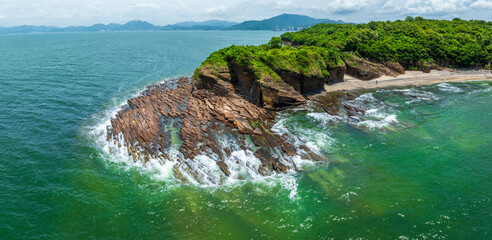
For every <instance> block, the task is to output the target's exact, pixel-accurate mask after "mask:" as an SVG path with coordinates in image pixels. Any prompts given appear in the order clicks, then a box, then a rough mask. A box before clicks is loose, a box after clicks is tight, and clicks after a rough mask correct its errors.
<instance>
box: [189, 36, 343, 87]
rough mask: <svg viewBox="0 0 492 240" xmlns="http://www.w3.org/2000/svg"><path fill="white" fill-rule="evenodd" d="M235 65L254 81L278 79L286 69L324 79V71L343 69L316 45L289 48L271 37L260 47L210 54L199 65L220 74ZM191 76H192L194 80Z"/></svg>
mask: <svg viewBox="0 0 492 240" xmlns="http://www.w3.org/2000/svg"><path fill="white" fill-rule="evenodd" d="M231 64H236V65H239V66H242V67H245V68H248V69H250V70H251V71H252V72H253V73H254V74H255V76H256V77H257V78H258V79H265V80H267V79H270V80H275V79H280V77H279V76H278V74H277V72H278V71H282V70H286V71H290V72H295V73H299V74H303V75H306V76H320V77H328V75H329V73H328V71H327V70H328V69H329V68H334V67H337V66H344V62H343V60H342V59H341V57H340V54H338V53H337V52H334V51H333V50H331V49H328V48H323V47H317V46H301V47H298V48H293V47H290V46H283V47H282V42H281V40H280V38H275V37H274V38H272V40H271V41H270V42H269V43H268V44H263V45H261V46H234V45H233V46H230V47H227V48H223V49H221V50H219V51H216V52H214V53H212V54H211V55H210V56H209V57H208V58H207V59H206V60H205V61H204V62H203V63H202V66H204V67H207V68H209V69H216V71H220V69H221V68H229V67H230V66H231ZM197 74H200V72H199V71H198V72H196V73H195V77H198V75H197Z"/></svg>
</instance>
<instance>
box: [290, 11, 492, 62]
mask: <svg viewBox="0 0 492 240" xmlns="http://www.w3.org/2000/svg"><path fill="white" fill-rule="evenodd" d="M281 37H282V40H284V41H289V42H292V43H293V44H295V45H309V46H318V47H324V48H328V49H332V50H333V51H341V52H354V54H356V55H358V56H361V57H364V58H369V59H371V60H374V61H396V62H399V63H400V64H402V65H403V66H406V67H407V68H409V67H411V66H415V65H417V64H426V65H429V64H433V63H435V64H438V65H443V66H449V65H452V66H457V67H471V66H474V65H476V64H479V65H481V66H486V65H489V64H490V62H491V61H492V23H491V22H486V21H465V20H461V19H454V20H453V21H446V20H429V19H424V18H422V17H416V18H412V17H407V18H406V20H405V21H401V20H398V21H395V22H389V21H387V22H370V23H367V24H357V25H349V24H318V25H315V26H313V27H311V28H308V29H304V30H301V31H299V32H295V33H285V34H283V35H282V36H281Z"/></svg>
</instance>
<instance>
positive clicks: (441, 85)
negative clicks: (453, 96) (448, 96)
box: [437, 83, 463, 93]
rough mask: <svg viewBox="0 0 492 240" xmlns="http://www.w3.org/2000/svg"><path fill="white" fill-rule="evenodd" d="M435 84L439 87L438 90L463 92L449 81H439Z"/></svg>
mask: <svg viewBox="0 0 492 240" xmlns="http://www.w3.org/2000/svg"><path fill="white" fill-rule="evenodd" d="M437 86H438V87H439V90H441V91H445V92H454V93H459V92H463V90H461V88H459V87H456V86H453V85H451V84H449V83H439V84H437Z"/></svg>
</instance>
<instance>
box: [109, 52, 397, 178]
mask: <svg viewBox="0 0 492 240" xmlns="http://www.w3.org/2000/svg"><path fill="white" fill-rule="evenodd" d="M303 54H304V53H303ZM309 54H310V53H309V52H308V53H307V55H306V56H307V57H310V58H316V56H314V57H313V56H310V55H309ZM279 58H280V57H279ZM286 59H289V57H285V58H280V60H278V62H277V64H272V63H268V62H264V61H254V60H255V59H252V58H249V62H246V64H245V62H244V61H243V60H244V59H231V58H227V59H226V62H223V63H222V64H215V65H214V64H210V63H209V64H204V65H202V66H201V67H199V68H198V69H197V70H196V73H195V76H194V79H193V80H191V79H189V78H180V79H176V80H174V81H170V82H167V83H162V84H158V85H154V86H150V87H148V89H147V90H146V91H144V92H143V93H142V94H141V96H139V97H137V98H134V99H130V100H128V104H127V106H126V107H125V108H124V109H122V110H121V111H119V112H118V114H117V115H116V116H115V118H114V119H112V121H111V126H110V127H108V141H111V142H113V143H114V145H115V146H119V147H125V148H126V149H127V151H128V155H129V156H131V157H132V158H133V160H134V161H141V162H147V161H149V160H150V159H151V158H152V159H161V160H162V161H165V160H167V159H169V158H170V154H169V153H170V152H172V151H173V150H178V151H179V157H178V162H179V164H176V165H175V166H174V173H175V176H176V178H178V179H182V180H183V181H185V180H186V179H188V180H189V177H190V176H191V178H192V179H193V180H194V181H197V182H201V181H205V180H204V179H206V182H213V183H216V184H220V183H221V182H223V181H225V180H224V179H227V177H234V178H240V177H241V176H237V175H235V176H231V175H232V174H236V173H237V172H238V171H232V170H231V168H238V166H236V165H235V163H234V162H233V161H231V154H233V153H234V152H235V151H238V150H243V151H249V152H250V153H251V154H252V155H253V156H254V157H255V158H257V159H259V161H260V162H261V164H259V165H258V166H247V167H249V168H251V169H252V171H255V172H256V173H259V174H261V175H270V174H273V173H275V172H287V171H288V170H290V169H292V170H298V167H297V166H296V164H295V162H294V160H293V158H294V156H295V157H301V158H302V159H307V160H312V161H322V160H324V157H323V156H321V155H320V154H319V153H316V152H315V151H313V150H311V149H309V147H307V146H305V145H300V146H294V145H292V144H291V143H289V142H288V136H285V135H279V134H275V133H274V132H273V131H272V127H273V124H274V118H275V114H276V113H277V112H278V111H279V110H283V109H286V108H290V107H293V106H297V105H300V104H303V103H305V102H306V101H307V98H311V100H313V101H316V102H318V104H320V106H321V108H323V109H325V110H326V111H327V112H330V113H332V112H333V113H334V114H336V112H337V111H338V108H337V104H335V102H337V101H338V100H337V99H338V98H337V97H333V96H331V95H330V96H327V97H326V96H325V97H311V96H314V94H316V93H320V92H322V91H324V84H325V83H333V82H337V81H343V75H344V73H345V71H349V72H362V71H367V72H370V73H373V72H376V71H372V70H364V67H367V66H366V65H370V66H371V67H374V66H375V68H377V69H378V70H379V71H380V72H381V73H384V74H386V72H384V71H387V72H390V73H394V72H395V71H391V70H388V69H390V68H388V67H384V66H383V65H374V64H372V65H371V64H370V63H368V62H366V61H364V60H361V59H355V60H353V59H351V61H354V62H356V63H360V62H362V63H363V64H361V65H358V66H351V65H350V64H352V63H353V62H351V61H349V60H345V59H344V61H345V62H346V63H347V64H345V63H344V62H343V61H340V62H341V63H340V62H338V64H337V65H334V64H331V65H330V64H326V63H325V62H322V61H318V62H316V64H311V63H309V64H305V65H304V68H303V69H300V68H296V66H297V65H296V64H303V63H302V62H301V63H294V64H292V65H288V63H287V61H286V62H282V61H285V60H286ZM295 59H296V61H302V58H300V57H299V56H297V57H296V58H295ZM299 59H300V60H299ZM346 65H347V67H346ZM378 73H379V72H378ZM395 74H396V73H395ZM359 75H361V76H365V75H364V74H359ZM356 76H358V75H356ZM351 110H352V109H346V110H345V112H350V111H351ZM202 156H213V159H214V160H213V161H214V163H215V164H216V165H217V167H219V168H220V170H222V172H223V174H222V177H220V178H210V176H209V175H207V174H205V173H203V171H201V170H199V169H198V168H197V167H196V166H197V164H200V163H199V161H198V160H195V159H197V158H201V157H202ZM243 167H244V166H243ZM236 170H237V169H236Z"/></svg>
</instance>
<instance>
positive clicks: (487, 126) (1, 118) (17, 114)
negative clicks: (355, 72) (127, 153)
mask: <svg viewBox="0 0 492 240" xmlns="http://www.w3.org/2000/svg"><path fill="white" fill-rule="evenodd" d="M277 35H279V33H276V32H256V31H255V32H215V31H210V32H206V31H205V32H202V31H196V32H193V31H190V32H145V33H135V32H128V33H125V32H121V33H63V34H27V35H0V236H1V237H0V238H2V239H73V238H78V239H87V238H92V239H115V238H116V239H118V238H121V239H168V238H170V239H261V238H266V239H279V238H283V239H306V238H309V239H330V238H335V239H347V238H362V239H377V238H381V239H424V238H433V239H491V238H492V237H491V234H492V231H491V229H492V203H491V198H492V179H491V176H492V162H491V160H492V83H491V82H485V81H484V82H480V81H478V82H468V83H445V84H436V85H431V86H422V87H413V88H399V89H393V90H374V91H372V92H368V93H365V94H363V95H362V96H360V97H359V98H357V99H355V100H352V101H351V102H348V103H347V104H352V105H354V106H358V107H359V108H363V109H365V110H366V113H365V114H364V115H363V116H360V117H359V119H350V118H337V117H333V116H330V115H328V114H326V113H323V112H321V111H319V110H317V109H314V108H311V107H306V108H302V109H296V110H292V111H288V112H283V113H281V114H279V116H278V118H277V124H276V125H275V130H276V131H278V132H281V133H287V134H289V135H290V136H291V138H292V139H293V140H296V141H302V142H305V143H308V145H310V146H312V147H313V148H316V149H317V150H318V151H319V152H321V153H323V154H325V155H326V156H327V158H328V159H329V162H327V163H322V164H316V165H312V164H311V165H309V164H308V165H307V166H306V169H307V170H306V171H304V172H300V173H291V174H288V175H285V176H275V177H272V178H269V179H263V180H255V181H244V182H238V183H237V184H234V185H230V186H224V187H210V186H208V187H205V186H195V185H183V184H179V183H177V182H176V181H174V180H173V179H172V176H162V175H161V173H162V172H160V171H152V170H145V169H142V168H140V167H138V166H134V165H128V164H127V163H125V162H124V161H118V159H115V157H114V156H113V157H112V156H107V154H104V152H103V151H102V149H101V148H102V147H101V146H100V144H99V141H98V139H97V138H98V137H100V136H96V135H94V134H93V130H94V128H96V126H100V125H101V124H103V123H104V121H106V119H107V117H108V116H109V113H111V112H112V111H115V110H116V109H118V107H119V105H120V104H121V103H122V102H123V101H124V100H125V99H127V98H129V97H131V96H134V95H135V94H137V93H138V92H139V91H141V90H142V89H143V88H144V86H146V85H148V84H152V83H157V82H160V81H163V79H166V78H170V77H176V76H182V75H184V76H190V75H191V74H192V73H193V70H194V69H195V68H196V67H197V66H199V65H200V63H201V62H202V61H203V60H204V59H205V58H206V57H207V56H208V55H209V54H210V53H211V52H212V51H215V50H218V49H220V48H222V47H226V46H229V45H231V44H236V45H246V44H250V45H256V44H261V43H265V42H267V41H268V40H269V39H270V38H271V37H272V36H277Z"/></svg>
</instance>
